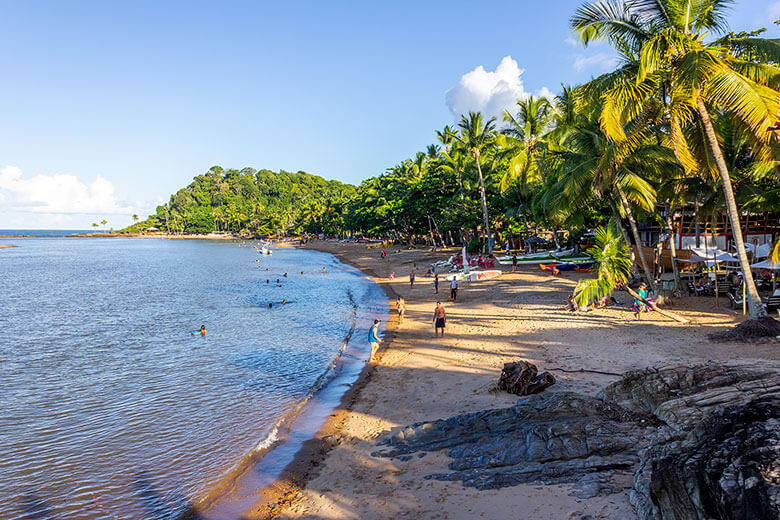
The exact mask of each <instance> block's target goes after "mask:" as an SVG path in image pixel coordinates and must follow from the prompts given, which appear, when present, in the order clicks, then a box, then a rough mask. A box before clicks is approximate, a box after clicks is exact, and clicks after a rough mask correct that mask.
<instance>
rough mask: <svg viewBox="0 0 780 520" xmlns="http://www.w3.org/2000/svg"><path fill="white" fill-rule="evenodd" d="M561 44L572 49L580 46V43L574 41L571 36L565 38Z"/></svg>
mask: <svg viewBox="0 0 780 520" xmlns="http://www.w3.org/2000/svg"><path fill="white" fill-rule="evenodd" d="M563 43H565V44H566V45H571V46H572V47H579V46H580V45H582V44H581V43H580V42H578V41H577V40H575V39H574V37H573V36H567V37H566V39H565V40H563Z"/></svg>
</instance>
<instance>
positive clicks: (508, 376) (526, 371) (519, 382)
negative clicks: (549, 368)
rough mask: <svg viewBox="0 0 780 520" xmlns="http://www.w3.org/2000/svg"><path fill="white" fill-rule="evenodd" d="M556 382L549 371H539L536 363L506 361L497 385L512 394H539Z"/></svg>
mask: <svg viewBox="0 0 780 520" xmlns="http://www.w3.org/2000/svg"><path fill="white" fill-rule="evenodd" d="M554 384H555V378H554V377H553V375H552V374H550V373H549V372H542V373H541V374H540V373H539V370H538V369H537V368H536V365H534V364H533V363H529V362H528V361H515V362H512V363H504V368H503V370H501V375H500V376H499V378H498V384H497V385H496V387H497V388H498V389H499V390H505V391H507V392H509V393H510V394H516V395H531V394H538V393H539V392H541V391H542V390H544V389H545V388H547V387H549V386H552V385H554Z"/></svg>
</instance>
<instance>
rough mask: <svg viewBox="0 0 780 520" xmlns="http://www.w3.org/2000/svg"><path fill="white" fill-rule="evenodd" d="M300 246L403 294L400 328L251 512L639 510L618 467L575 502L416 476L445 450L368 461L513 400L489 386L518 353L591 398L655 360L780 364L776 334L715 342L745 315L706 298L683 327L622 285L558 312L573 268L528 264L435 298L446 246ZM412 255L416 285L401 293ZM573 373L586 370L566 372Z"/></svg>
mask: <svg viewBox="0 0 780 520" xmlns="http://www.w3.org/2000/svg"><path fill="white" fill-rule="evenodd" d="M308 247H311V248H314V249H318V250H321V251H327V252H330V253H333V254H335V255H337V256H338V257H339V258H340V259H342V260H343V261H345V262H347V263H350V264H352V265H354V266H356V267H358V268H361V269H363V270H365V271H366V272H368V273H369V274H371V275H373V276H374V277H375V279H377V281H379V282H380V283H381V284H382V285H383V286H384V287H385V288H386V290H387V291H388V293H389V294H390V295H395V294H397V295H401V296H402V297H404V298H405V299H406V302H407V311H406V317H405V319H404V320H403V323H400V324H398V326H397V327H394V326H391V331H390V332H389V333H388V336H389V338H388V339H390V340H391V341H390V342H389V343H387V342H386V343H385V344H384V345H383V347H384V348H382V349H380V356H379V360H378V363H377V364H376V365H372V366H369V367H367V369H366V370H365V372H364V374H363V376H362V377H361V380H360V381H359V382H358V384H357V385H356V386H355V388H354V389H353V390H352V391H351V392H350V393H349V394H348V395H347V396H346V398H345V400H344V402H343V405H342V406H341V407H340V409H339V410H337V411H335V412H334V414H333V415H332V416H331V418H330V420H329V421H328V422H327V423H326V424H325V425H324V426H323V428H322V430H321V431H320V434H319V435H318V438H317V439H314V440H312V441H311V442H310V443H308V445H307V447H306V449H304V450H303V452H302V453H301V454H300V455H299V457H298V460H297V461H296V464H295V465H293V466H294V467H292V468H291V469H290V471H288V472H287V473H286V474H285V476H284V477H283V478H281V479H280V480H279V481H278V482H277V484H276V485H275V486H274V488H273V489H270V490H266V492H265V494H264V495H263V497H262V498H261V500H260V501H259V502H258V503H257V505H256V506H255V507H254V508H253V511H252V512H251V513H248V514H247V515H246V518H268V517H279V518H289V519H301V518H308V519H331V518H332V519H336V518H339V519H370V518H377V519H383V518H388V519H389V518H392V519H398V518H414V519H458V518H521V517H522V518H525V517H536V518H550V519H580V518H593V519H597V518H598V519H630V518H635V514H634V512H633V509H632V507H631V505H630V504H629V501H628V489H629V488H630V485H631V475H630V474H625V475H621V476H620V478H621V479H622V480H623V481H624V482H625V490H624V491H623V492H621V493H615V494H611V495H608V496H602V497H595V498H591V499H579V498H576V497H574V496H571V495H570V494H569V493H570V492H571V488H572V486H571V485H541V484H534V485H520V486H514V487H508V488H504V489H499V490H486V491H480V490H476V489H473V488H466V487H464V486H463V485H462V484H461V483H460V482H441V481H436V480H425V478H424V477H425V476H426V475H429V474H431V473H437V472H445V471H446V470H447V465H448V463H449V458H448V457H447V456H446V454H445V453H444V452H435V453H428V454H426V455H425V456H424V457H418V456H414V457H412V458H411V459H410V460H408V461H400V460H397V459H385V458H377V457H373V456H371V452H372V451H375V450H376V443H377V442H379V441H381V440H382V439H385V438H387V437H388V436H389V435H390V434H391V432H395V431H397V430H398V429H399V428H400V427H403V426H406V425H408V424H411V423H414V422H419V421H424V420H433V419H439V418H446V417H450V416H453V415H456V414H461V413H465V412H473V411H478V410H484V409H486V408H495V407H506V406H511V405H513V404H514V403H515V402H516V401H517V399H518V397H517V396H514V395H509V394H506V393H490V392H489V391H488V389H489V388H490V386H491V384H492V383H494V382H495V381H496V380H497V379H498V375H499V373H500V371H501V368H502V366H503V364H504V363H505V362H509V361H514V360H518V359H525V360H528V361H531V362H532V363H535V364H536V365H537V366H538V367H539V370H540V371H542V370H548V371H551V372H552V373H553V374H554V375H555V377H556V378H557V380H558V382H557V384H555V385H554V386H553V387H552V388H550V389H548V390H546V391H547V392H550V391H564V390H568V391H574V392H580V393H583V394H588V395H595V394H596V393H597V392H598V391H599V390H601V389H602V388H603V387H604V386H605V385H607V384H609V383H610V382H612V381H615V380H617V379H618V376H617V375H609V374H600V373H596V372H607V373H614V374H620V373H622V372H624V371H627V370H631V369H636V368H642V367H646V366H650V365H669V364H693V363H697V362H706V361H708V360H712V361H717V362H722V363H732V362H749V361H758V362H762V361H763V360H773V361H778V360H780V349H778V348H777V347H778V342H777V341H769V342H765V343H761V344H755V345H753V344H751V345H744V344H713V343H711V342H710V341H708V340H707V334H708V333H711V332H714V331H717V330H720V329H722V328H723V327H727V326H732V325H733V324H735V323H737V322H738V321H739V320H741V319H742V316H741V315H737V314H736V313H735V312H733V311H730V310H727V309H725V302H724V301H721V306H722V307H721V308H720V309H717V308H715V305H714V299H713V298H683V299H681V300H675V301H674V302H673V307H668V308H669V309H670V310H672V309H673V310H674V311H675V312H678V313H679V314H681V315H682V316H684V317H686V318H688V319H690V320H691V323H690V324H680V323H676V322H673V321H671V320H668V319H666V318H664V317H663V316H660V315H658V313H650V314H645V315H643V316H642V320H641V321H635V320H634V317H633V314H632V313H631V310H630V309H631V307H630V305H628V303H629V302H630V297H629V296H628V295H627V294H626V293H623V292H617V293H616V294H615V296H616V297H617V299H618V300H619V301H622V302H623V305H622V306H617V307H610V308H608V309H599V310H595V311H591V312H577V313H569V312H566V311H565V310H564V309H563V306H564V304H565V302H566V295H567V294H569V293H571V291H572V289H573V288H574V286H575V285H576V281H577V280H578V279H580V278H581V277H583V276H587V275H584V274H580V273H568V272H567V273H562V275H561V276H559V277H552V276H550V275H549V274H548V273H544V272H542V271H540V270H539V269H538V268H534V267H525V268H523V269H522V270H521V271H519V272H517V273H511V272H508V271H511V267H509V268H506V267H504V268H503V269H504V271H506V272H505V273H504V274H503V275H502V276H501V277H499V278H497V279H495V280H491V281H487V282H479V283H472V284H468V283H461V285H460V290H459V291H458V300H457V302H456V303H453V302H450V301H449V300H448V296H449V286H448V282H446V281H444V280H441V281H440V286H439V294H438V295H436V294H434V291H433V284H432V279H431V278H425V277H424V276H423V273H425V271H426V270H427V268H428V267H429V264H430V263H431V262H432V261H435V260H442V259H446V258H447V257H448V256H449V255H450V254H452V253H453V251H439V252H437V253H432V252H430V251H422V250H402V249H399V248H394V249H392V250H388V253H389V254H388V257H387V259H385V260H382V259H380V258H379V250H377V249H368V248H367V247H366V245H365V244H363V245H358V244H340V243H336V242H323V241H314V242H312V243H310V244H309V246H308ZM415 263H416V273H417V279H416V281H415V284H414V288H413V289H410V287H409V276H408V275H409V271H410V270H411V269H412V267H413V266H414V265H415ZM392 272H395V274H396V278H395V280H394V281H388V280H387V276H388V275H389V274H390V273H392ZM437 299H440V300H441V302H442V303H443V305H444V306H445V309H446V311H447V316H448V321H447V329H446V331H447V333H446V336H445V337H444V338H438V339H436V338H434V334H433V332H434V331H433V325H432V317H433V309H434V306H435V302H436V301H437ZM561 369H562V370H570V371H578V370H580V369H584V370H592V371H594V372H565V371H562V370H561Z"/></svg>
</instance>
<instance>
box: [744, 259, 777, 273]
mask: <svg viewBox="0 0 780 520" xmlns="http://www.w3.org/2000/svg"><path fill="white" fill-rule="evenodd" d="M750 267H751V268H753V269H770V270H772V271H780V262H777V263H772V261H771V260H770V259H768V258H767V259H766V260H764V261H762V262H758V263H755V264H751V265H750Z"/></svg>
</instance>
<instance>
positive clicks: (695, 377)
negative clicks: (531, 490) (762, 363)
mask: <svg viewBox="0 0 780 520" xmlns="http://www.w3.org/2000/svg"><path fill="white" fill-rule="evenodd" d="M778 426H780V370H774V369H767V368H755V367H726V366H720V365H700V366H695V367H665V368H656V369H647V370H640V371H635V372H629V373H627V374H625V376H624V377H623V378H622V379H621V380H620V381H618V382H616V383H614V384H612V385H609V386H608V387H607V388H605V389H604V390H603V391H602V392H601V393H600V394H599V395H598V396H597V397H588V396H582V395H579V394H574V393H570V392H558V393H548V394H544V395H534V396H530V397H526V398H523V399H520V400H519V401H518V402H517V404H516V405H515V406H513V407H510V408H503V409H492V410H485V411H483V412H478V413H471V414H465V415H459V416H456V417H452V418H450V419H443V420H438V421H432V422H424V423H417V424H413V425H411V426H408V427H406V428H404V429H402V430H401V431H399V432H397V433H395V434H394V435H392V436H391V437H390V438H388V439H386V440H385V441H383V442H381V443H380V445H379V449H378V451H377V452H376V453H375V454H374V455H376V456H382V457H404V456H408V455H409V454H411V453H415V452H419V451H434V450H447V453H448V455H449V456H450V457H452V462H451V464H450V470H451V471H450V472H447V473H437V474H432V475H430V476H429V477H428V478H434V479H440V480H460V481H462V482H463V483H464V485H467V486H473V487H477V488H480V489H483V488H497V487H504V486H511V485H516V484H519V483H524V482H534V481H538V482H544V483H560V482H571V483H577V485H576V486H575V488H574V490H573V493H574V494H577V496H592V495H593V494H595V493H610V492H615V491H622V490H623V489H624V487H623V486H622V485H621V484H620V482H619V481H620V479H615V478H613V477H615V476H617V475H620V474H624V473H625V472H626V471H631V472H634V478H633V489H632V490H631V500H632V503H633V504H634V506H635V508H636V510H637V513H638V515H639V517H640V518H642V519H648V520H649V519H652V520H660V519H671V518H674V519H691V520H693V519H696V520H703V519H710V518H713V519H732V518H739V519H743V518H744V519H753V518H757V519H764V518H779V517H780V516H779V512H780V433H778V432H780V429H779V428H778Z"/></svg>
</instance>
